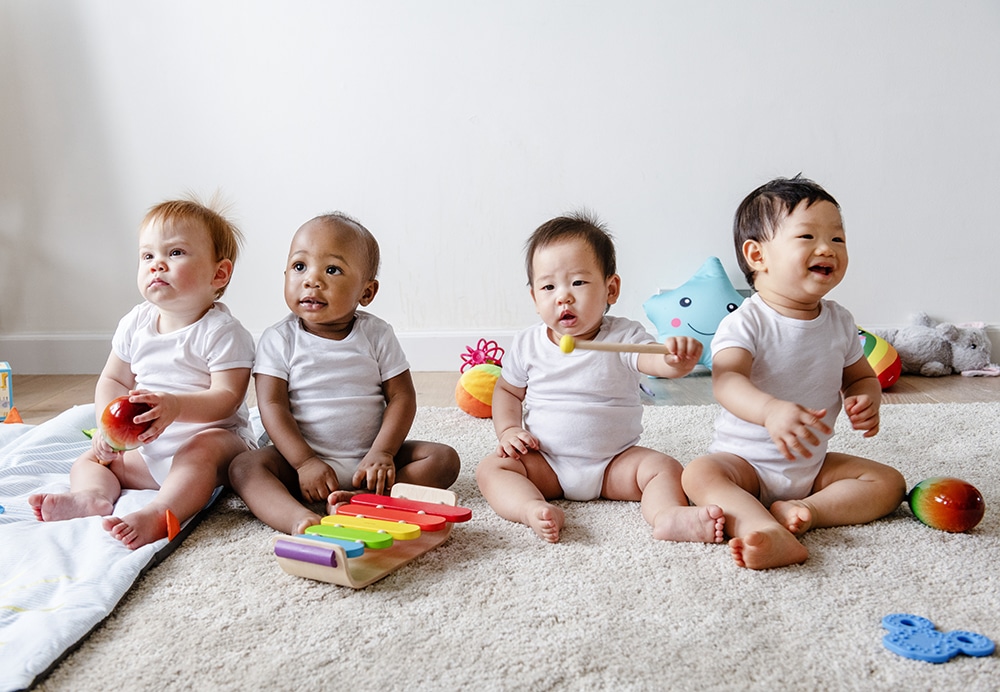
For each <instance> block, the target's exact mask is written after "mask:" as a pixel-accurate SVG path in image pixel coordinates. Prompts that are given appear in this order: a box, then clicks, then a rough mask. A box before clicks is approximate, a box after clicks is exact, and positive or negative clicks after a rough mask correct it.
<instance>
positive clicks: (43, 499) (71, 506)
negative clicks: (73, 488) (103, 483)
mask: <svg viewBox="0 0 1000 692" xmlns="http://www.w3.org/2000/svg"><path fill="white" fill-rule="evenodd" d="M28 504H29V505H30V506H31V511H32V512H34V514H35V518H36V519H38V521H62V520H64V519H76V518H77V517H93V516H104V515H105V514H111V512H112V510H114V508H115V506H114V504H113V503H111V502H109V501H108V500H107V499H105V498H103V497H101V496H100V495H93V494H91V493H36V494H34V495H29V496H28Z"/></svg>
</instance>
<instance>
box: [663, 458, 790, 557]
mask: <svg viewBox="0 0 1000 692" xmlns="http://www.w3.org/2000/svg"><path fill="white" fill-rule="evenodd" d="M681 481H682V483H683V486H684V490H685V492H687V494H688V496H689V497H690V498H691V500H692V501H694V502H695V503H697V504H699V505H705V506H710V505H713V504H714V505H718V506H721V507H723V508H724V509H725V514H726V529H727V533H728V534H729V535H730V536H733V538H732V540H730V541H729V548H730V551H731V553H732V556H733V560H734V561H735V562H736V564H737V565H739V566H740V567H748V568H750V569H769V568H771V567H782V566H785V565H792V564H797V563H800V562H804V561H805V560H806V558H807V557H808V556H809V551H808V550H807V549H806V547H805V546H804V545H802V544H801V543H800V542H799V541H798V539H797V538H796V537H795V536H794V535H793V534H792V533H791V532H790V531H789V530H788V529H787V528H786V527H785V526H783V525H782V524H780V523H779V522H778V520H777V519H776V517H775V516H774V515H772V514H771V512H769V511H768V509H767V508H765V507H764V505H762V504H761V503H760V501H759V500H758V499H757V496H756V494H757V493H758V492H760V481H759V479H758V477H757V473H756V471H754V469H753V467H752V466H751V465H750V464H748V463H747V462H746V461H745V460H744V459H741V458H740V457H737V456H735V455H732V454H712V455H707V456H703V457H699V458H697V459H695V460H694V461H692V462H691V463H690V464H688V466H687V468H685V469H684V473H683V475H682V478H681Z"/></svg>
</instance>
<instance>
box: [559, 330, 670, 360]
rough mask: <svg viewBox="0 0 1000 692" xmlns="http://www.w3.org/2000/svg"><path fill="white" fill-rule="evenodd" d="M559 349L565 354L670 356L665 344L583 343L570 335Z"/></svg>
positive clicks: (564, 337)
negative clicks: (607, 353)
mask: <svg viewBox="0 0 1000 692" xmlns="http://www.w3.org/2000/svg"><path fill="white" fill-rule="evenodd" d="M559 348H560V350H562V352H563V353H572V352H573V351H574V350H576V349H580V350H581V351H614V352H616V353H658V354H660V355H670V351H669V350H668V349H667V347H666V346H665V345H664V344H620V343H611V342H607V341H583V340H577V339H574V338H573V337H572V336H570V335H569V334H564V335H563V337H562V338H561V339H559Z"/></svg>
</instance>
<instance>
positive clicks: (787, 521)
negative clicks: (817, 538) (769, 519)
mask: <svg viewBox="0 0 1000 692" xmlns="http://www.w3.org/2000/svg"><path fill="white" fill-rule="evenodd" d="M771 516H773V517H774V518H775V519H777V520H778V523H779V524H781V525H782V526H784V527H785V528H786V529H788V530H789V531H790V532H792V534H794V535H796V536H801V535H802V534H804V533H805V532H806V531H808V530H809V529H810V528H812V522H813V516H812V510H811V509H809V507H808V506H806V504H805V503H803V502H800V501H799V500H778V501H777V502H775V503H774V504H772V505H771Z"/></svg>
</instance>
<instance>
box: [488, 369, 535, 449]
mask: <svg viewBox="0 0 1000 692" xmlns="http://www.w3.org/2000/svg"><path fill="white" fill-rule="evenodd" d="M526 391H527V390H526V389H525V388H524V387H515V386H514V385H512V384H510V383H509V382H507V380H505V379H504V378H502V377H501V378H500V379H498V380H497V384H496V387H494V388H493V429H494V430H496V433H497V440H499V442H500V444H499V446H498V447H497V455H498V456H501V457H511V458H512V459H520V458H521V455H522V454H526V453H527V452H528V450H529V449H538V440H536V439H535V437H534V435H532V434H531V433H529V432H528V431H527V430H525V429H524V428H523V427H522V417H521V415H522V412H521V402H523V401H524V394H525V392H526Z"/></svg>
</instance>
